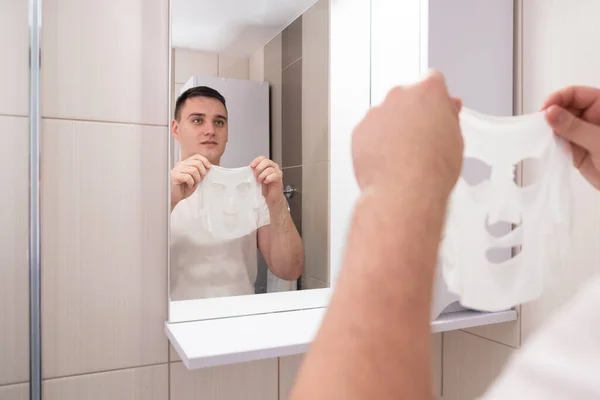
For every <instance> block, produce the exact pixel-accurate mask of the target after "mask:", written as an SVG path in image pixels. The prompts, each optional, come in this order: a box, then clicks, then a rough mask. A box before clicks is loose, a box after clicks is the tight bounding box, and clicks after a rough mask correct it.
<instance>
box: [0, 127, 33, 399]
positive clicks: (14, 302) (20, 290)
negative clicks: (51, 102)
mask: <svg viewBox="0 0 600 400" xmlns="http://www.w3.org/2000/svg"><path fill="white" fill-rule="evenodd" d="M28 126H29V120H28V118H26V117H2V116H0V188H2V193H3V195H2V196H0V385H5V384H8V383H18V382H25V381H27V380H28V379H29V267H28V265H29V264H28V261H27V249H28V244H29V222H28V215H29V214H28V213H29V135H28ZM0 398H1V397H0Z"/></svg>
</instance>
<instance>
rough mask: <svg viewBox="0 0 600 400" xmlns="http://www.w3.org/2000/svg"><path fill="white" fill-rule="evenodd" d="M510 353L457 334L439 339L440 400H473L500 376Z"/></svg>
mask: <svg viewBox="0 0 600 400" xmlns="http://www.w3.org/2000/svg"><path fill="white" fill-rule="evenodd" d="M513 351H514V349H512V348H511V347H508V346H505V345H502V344H499V343H496V342H492V341H490V340H487V339H483V338H480V337H478V336H475V335H471V334H469V333H465V332H461V331H450V332H444V335H443V356H442V365H443V371H442V373H443V382H442V384H443V387H442V394H443V397H444V400H464V399H475V398H477V397H479V396H481V395H483V394H484V393H485V391H486V390H487V388H488V387H489V385H490V384H491V383H492V382H493V381H494V380H495V379H496V378H497V377H498V376H499V375H500V373H501V372H502V369H503V368H504V365H505V364H506V362H507V361H508V359H509V358H510V356H511V354H512V352H513Z"/></svg>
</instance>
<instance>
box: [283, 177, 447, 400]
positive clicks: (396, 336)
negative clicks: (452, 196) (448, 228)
mask: <svg viewBox="0 0 600 400" xmlns="http://www.w3.org/2000/svg"><path fill="white" fill-rule="evenodd" d="M410 187H411V185H405V186H404V188H410ZM409 191H410V190H409ZM415 192H416V191H413V192H412V193H407V191H406V189H404V190H397V189H393V188H389V187H388V188H383V189H380V190H378V191H375V190H374V191H371V192H365V193H364V194H363V196H362V198H361V199H360V201H359V203H358V204H357V207H356V210H355V214H354V217H353V221H352V226H351V229H350V233H349V237H348V243H347V249H346V254H345V260H344V266H343V268H342V272H341V274H340V278H339V281H338V284H337V288H336V291H335V294H334V296H333V298H332V300H331V303H330V305H329V308H328V311H327V315H326V317H325V319H324V321H323V324H322V326H321V329H320V331H319V334H318V335H317V338H316V340H315V342H314V343H313V345H312V346H311V349H310V351H309V353H308V355H307V357H306V360H305V364H304V366H303V367H302V369H301V372H300V374H299V378H298V381H297V385H296V387H295V389H294V391H293V394H292V399H294V400H304V399H311V400H318V399H332V398H339V399H345V400H353V399H361V400H362V399H377V400H384V399H400V398H401V399H411V400H420V399H430V398H431V393H432V384H431V366H430V362H431V360H430V359H431V355H430V320H429V315H430V308H431V296H432V286H433V277H434V273H435V265H436V259H437V249H438V244H439V239H440V236H441V230H442V226H443V217H444V211H445V199H431V198H420V197H418V196H417V195H415ZM375 271H377V272H376V273H375Z"/></svg>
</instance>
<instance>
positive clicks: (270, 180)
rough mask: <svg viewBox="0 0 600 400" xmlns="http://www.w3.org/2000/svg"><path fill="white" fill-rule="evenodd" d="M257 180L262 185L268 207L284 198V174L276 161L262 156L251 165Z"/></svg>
mask: <svg viewBox="0 0 600 400" xmlns="http://www.w3.org/2000/svg"><path fill="white" fill-rule="evenodd" d="M250 168H252V169H253V170H254V176H255V177H256V180H257V181H258V182H259V183H261V184H262V190H263V195H264V196H265V199H266V201H267V205H269V207H270V206H272V205H274V204H276V203H277V202H278V201H281V200H282V198H283V172H281V169H280V168H279V165H277V164H276V163H275V162H274V161H272V160H269V159H268V158H267V157H265V156H260V157H257V158H255V159H254V161H252V162H251V163H250Z"/></svg>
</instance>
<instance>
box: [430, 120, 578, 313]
mask: <svg viewBox="0 0 600 400" xmlns="http://www.w3.org/2000/svg"><path fill="white" fill-rule="evenodd" d="M460 125H461V130H462V134H463V139H464V145H465V150H464V151H465V153H464V156H465V159H464V164H463V166H464V168H463V176H461V178H459V180H458V182H457V184H456V186H455V187H454V190H453V192H452V194H451V196H450V201H449V204H448V214H447V220H446V226H445V232H444V238H443V241H442V246H441V255H442V263H443V276H444V280H445V281H446V284H447V285H448V289H449V290H450V292H452V293H454V294H456V295H458V296H459V298H460V303H461V304H462V305H463V306H465V307H468V308H472V309H476V310H483V311H497V310H502V309H507V308H510V307H513V306H515V305H517V304H520V303H524V302H527V301H530V300H533V299H535V298H537V297H538V296H539V295H540V294H541V292H542V287H543V281H544V278H545V277H547V273H548V271H550V269H551V267H552V265H553V263H556V261H557V257H563V256H564V254H565V252H566V250H567V248H568V247H569V237H570V216H571V210H570V190H569V172H570V169H571V165H572V161H571V160H572V158H571V153H570V148H569V146H568V145H567V144H566V143H565V142H564V141H563V140H561V139H559V138H557V137H556V136H555V135H554V133H553V132H552V129H551V128H550V126H549V125H548V124H547V122H546V120H545V116H544V114H543V113H542V112H539V113H535V114H529V115H525V116H519V117H491V116H486V115H482V114H478V113H476V112H474V111H471V110H469V109H465V108H463V110H462V111H461V114H460ZM521 162H523V165H524V168H527V173H528V175H529V173H530V172H532V171H531V168H534V169H535V171H534V172H535V173H534V174H533V175H535V179H534V180H533V182H531V183H530V184H528V185H524V186H522V187H519V186H518V185H517V184H516V183H515V171H516V167H517V165H518V164H519V163H521ZM470 164H476V165H477V166H478V168H477V171H487V174H486V176H479V177H473V176H471V177H468V176H467V175H466V174H465V172H466V170H467V168H468V166H469V165H470ZM501 223H504V226H505V227H507V228H506V229H505V230H504V231H503V232H502V233H500V234H499V233H498V232H497V230H496V231H494V229H493V228H494V227H498V226H499V225H498V224H501ZM511 224H512V226H513V228H514V229H513V230H510V228H509V227H510V226H511ZM498 255H504V257H502V256H500V257H499V256H498ZM558 259H559V258H558Z"/></svg>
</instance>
